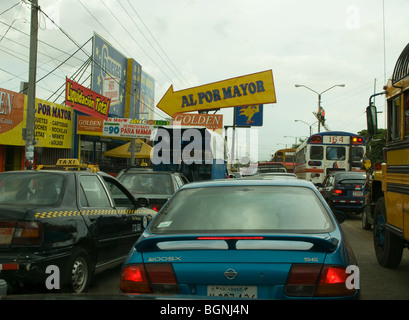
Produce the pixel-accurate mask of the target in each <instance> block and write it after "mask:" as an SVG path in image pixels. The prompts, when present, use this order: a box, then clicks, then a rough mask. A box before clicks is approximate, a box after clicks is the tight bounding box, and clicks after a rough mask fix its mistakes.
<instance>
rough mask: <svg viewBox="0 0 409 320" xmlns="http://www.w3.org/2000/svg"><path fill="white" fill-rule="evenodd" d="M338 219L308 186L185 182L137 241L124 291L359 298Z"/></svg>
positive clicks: (284, 181)
mask: <svg viewBox="0 0 409 320" xmlns="http://www.w3.org/2000/svg"><path fill="white" fill-rule="evenodd" d="M338 214H340V216H342V212H338ZM338 223H339V222H338V221H337V219H336V218H335V215H334V213H333V212H332V211H331V210H330V208H329V207H328V205H327V204H326V202H325V200H324V199H323V197H322V196H321V194H320V193H319V192H318V191H317V189H316V188H315V186H314V185H313V184H312V183H310V182H307V181H302V180H296V179H282V178H279V177H278V178H276V179H265V180H263V179H261V180H258V179H257V180H240V179H227V180H219V181H209V182H198V183H192V184H188V185H186V186H184V187H182V188H181V189H180V190H179V191H178V192H176V194H175V195H174V196H173V197H172V198H171V199H170V200H169V201H168V202H167V203H166V205H165V206H164V207H163V208H162V209H161V210H160V211H159V213H158V214H157V215H156V217H155V218H154V220H153V221H152V222H151V224H150V225H149V227H148V228H147V229H146V230H145V232H144V233H143V234H142V236H141V237H140V238H139V240H138V241H137V242H136V244H135V246H134V247H133V249H132V250H131V252H130V253H129V255H128V258H127V260H126V261H125V263H124V265H123V268H122V272H121V281H120V289H121V291H122V292H124V293H130V294H133V293H135V294H171V295H189V296H192V295H193V296H198V297H203V296H208V297H212V296H214V297H232V298H253V299H300V298H302V299H311V298H319V299H321V298H341V299H345V298H348V299H351V298H357V297H358V295H359V283H358V282H357V279H359V277H357V275H359V273H358V271H359V269H358V268H357V267H356V264H357V263H356V260H355V257H354V255H353V252H352V250H351V248H350V246H349V245H348V242H347V241H346V239H345V236H344V234H343V232H342V230H341V229H340V227H339V224H338ZM351 270H352V271H351Z"/></svg>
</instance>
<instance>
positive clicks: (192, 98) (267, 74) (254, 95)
mask: <svg viewBox="0 0 409 320" xmlns="http://www.w3.org/2000/svg"><path fill="white" fill-rule="evenodd" d="M275 102H276V95H275V90H274V81H273V72H272V70H268V71H263V72H259V73H253V74H250V75H246V76H241V77H237V78H233V79H228V80H223V81H219V82H215V83H211V84H206V85H203V86H199V87H194V88H190V89H185V90H180V91H176V92H175V91H173V85H171V86H170V88H169V89H168V91H167V92H166V93H165V95H164V96H163V97H162V99H161V100H160V101H159V103H158V104H157V107H158V108H159V109H161V110H162V111H163V112H165V113H167V114H168V115H170V116H173V115H174V114H175V113H179V112H190V111H201V110H210V109H219V108H228V107H239V106H246V105H255V104H265V103H275Z"/></svg>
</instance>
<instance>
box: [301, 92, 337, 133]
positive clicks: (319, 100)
mask: <svg viewBox="0 0 409 320" xmlns="http://www.w3.org/2000/svg"><path fill="white" fill-rule="evenodd" d="M295 87H296V88H299V87H304V88H306V89H308V90H310V91H312V92H314V93H316V94H317V95H318V110H319V111H320V110H321V95H322V94H323V93H324V92H327V91H328V90H331V89H332V88H335V87H341V88H343V87H345V84H336V85H334V86H332V87H329V88H328V89H326V90H324V91H322V92H317V91H315V90H313V89H311V88H309V87H307V86H305V85H303V84H296V85H295ZM320 124H321V121H318V132H320Z"/></svg>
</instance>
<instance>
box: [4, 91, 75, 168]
mask: <svg viewBox="0 0 409 320" xmlns="http://www.w3.org/2000/svg"><path fill="white" fill-rule="evenodd" d="M26 116H27V96H26V95H24V94H21V93H17V92H13V91H9V90H6V89H2V88H0V172H3V171H10V170H23V169H24V156H25V141H24V140H23V128H25V127H26ZM74 118H75V114H74V112H73V110H72V109H71V108H68V107H65V106H62V105H59V104H56V103H53V102H49V101H45V100H41V99H36V102H35V139H36V145H35V149H34V167H35V166H36V165H37V164H40V163H41V164H54V163H55V162H56V161H57V159H59V158H69V157H71V156H72V153H73V152H72V147H73V143H72V142H73V134H74V133H73V119H74Z"/></svg>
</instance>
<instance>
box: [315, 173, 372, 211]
mask: <svg viewBox="0 0 409 320" xmlns="http://www.w3.org/2000/svg"><path fill="white" fill-rule="evenodd" d="M365 182H366V173H365V172H359V171H336V172H332V173H330V174H328V175H327V177H326V178H325V180H324V182H323V184H322V188H321V189H320V192H321V193H322V195H323V197H324V199H325V200H326V201H327V203H328V205H329V206H330V207H331V209H333V210H340V211H344V212H355V213H361V212H362V210H363V208H364V192H365Z"/></svg>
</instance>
